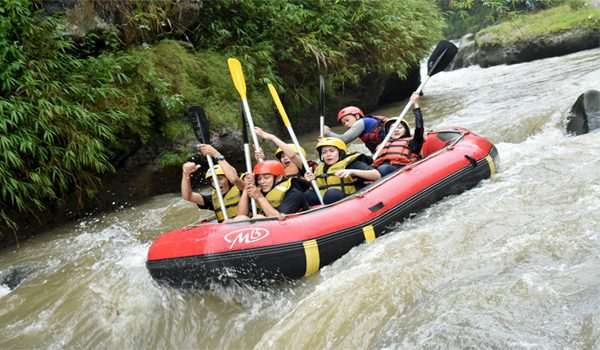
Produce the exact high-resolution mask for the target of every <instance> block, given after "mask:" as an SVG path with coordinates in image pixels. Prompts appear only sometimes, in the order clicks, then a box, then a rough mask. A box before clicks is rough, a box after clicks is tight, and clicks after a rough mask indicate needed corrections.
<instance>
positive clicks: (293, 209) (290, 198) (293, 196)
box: [277, 188, 308, 214]
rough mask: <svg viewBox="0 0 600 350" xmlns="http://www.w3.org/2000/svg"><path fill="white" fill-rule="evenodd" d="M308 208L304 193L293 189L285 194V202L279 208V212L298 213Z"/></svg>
mask: <svg viewBox="0 0 600 350" xmlns="http://www.w3.org/2000/svg"><path fill="white" fill-rule="evenodd" d="M306 208H308V204H307V203H306V199H305V198H304V193H302V192H301V191H299V190H297V189H295V188H291V189H289V190H288V191H287V192H286V193H285V197H283V201H282V202H281V204H280V205H279V208H277V211H279V212H280V213H283V214H291V213H297V212H299V211H301V210H303V209H306Z"/></svg>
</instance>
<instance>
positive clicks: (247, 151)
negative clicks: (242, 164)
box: [240, 104, 256, 216]
mask: <svg viewBox="0 0 600 350" xmlns="http://www.w3.org/2000/svg"><path fill="white" fill-rule="evenodd" d="M240 110H241V112H242V139H243V140H244V159H245V160H246V173H248V174H250V173H251V172H252V160H251V159H250V145H249V144H248V126H247V125H246V119H245V118H244V105H243V104H241V108H240ZM250 205H251V207H252V216H255V215H256V202H255V201H254V198H250Z"/></svg>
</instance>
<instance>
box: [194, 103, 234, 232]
mask: <svg viewBox="0 0 600 350" xmlns="http://www.w3.org/2000/svg"><path fill="white" fill-rule="evenodd" d="M187 112H188V117H189V118H190V122H191V123H192V128H193V129H194V133H195V134H196V139H197V140H198V142H200V143H203V144H207V143H208V142H209V140H210V136H209V134H208V130H209V127H208V119H207V118H206V113H204V109H203V108H202V107H200V106H191V107H189V108H188V110H187ZM206 161H207V162H208V169H209V171H210V175H211V177H212V180H213V186H214V187H215V191H217V197H219V205H220V206H221V212H222V213H223V217H224V218H225V220H227V219H229V218H228V217H227V210H226V209H225V201H223V194H222V193H221V187H219V180H218V178H217V174H216V173H215V169H214V163H213V159H212V157H211V156H209V155H206ZM213 204H214V203H213Z"/></svg>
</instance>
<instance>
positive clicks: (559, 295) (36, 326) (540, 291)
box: [0, 49, 600, 349]
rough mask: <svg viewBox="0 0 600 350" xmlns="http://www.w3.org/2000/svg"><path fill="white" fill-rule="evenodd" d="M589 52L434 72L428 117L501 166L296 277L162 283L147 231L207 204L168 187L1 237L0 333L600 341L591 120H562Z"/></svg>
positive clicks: (587, 344)
mask: <svg viewBox="0 0 600 350" xmlns="http://www.w3.org/2000/svg"><path fill="white" fill-rule="evenodd" d="M599 62H600V49H596V50H589V51H582V52H578V53H575V54H571V55H568V56H562V57H555V58H549V59H545V60H538V61H534V62H529V63H524V64H517V65H511V66H496V67H491V68H487V69H481V68H479V67H476V66H475V67H469V68H464V69H460V70H456V71H452V72H442V73H440V74H438V75H435V76H434V77H433V78H432V79H431V80H430V82H429V84H428V85H427V86H426V87H425V96H424V97H423V98H422V102H421V104H422V107H423V114H424V117H425V123H426V128H427V129H430V128H431V129H439V128H443V127H447V126H462V127H466V128H468V129H471V130H473V131H475V132H476V133H478V134H481V135H484V136H486V137H488V138H489V139H490V140H491V141H492V142H494V143H495V144H496V147H497V148H498V152H499V155H500V162H499V167H498V173H497V174H496V175H495V176H494V177H493V178H492V179H489V180H485V181H483V182H481V183H480V184H479V185H478V186H477V187H475V188H474V189H472V190H469V191H467V192H465V193H463V194H461V195H457V196H452V197H447V198H445V199H443V200H442V201H440V202H438V203H436V204H434V205H433V206H432V207H430V208H428V209H426V210H425V211H423V212H420V213H419V214H418V215H416V216H414V217H412V218H411V219H410V220H407V221H405V222H404V223H401V224H398V225H397V226H396V227H395V229H394V231H393V232H391V233H389V234H387V235H385V236H383V237H381V238H379V239H377V240H376V241H374V242H373V243H370V244H363V245H360V246H358V247H356V248H354V249H353V250H351V251H350V252H349V253H348V254H346V255H344V256H343V257H342V258H341V259H339V260H337V261H336V262H335V263H333V264H332V265H330V266H327V267H325V268H323V269H322V270H321V271H320V272H318V273H317V274H315V275H313V276H311V277H309V278H305V279H303V280H300V281H298V282H296V283H289V284H284V285H281V286H278V287H276V288H272V289H268V290H257V289H252V288H250V287H228V288H216V289H215V290H212V291H194V292H189V291H188V292H181V291H177V290H173V289H170V288H165V287H160V286H158V285H157V284H155V283H154V282H153V280H152V279H151V277H150V275H149V274H148V272H147V270H146V268H145V265H144V264H145V259H146V253H147V250H148V247H149V245H150V243H151V241H152V240H153V239H154V238H155V237H157V235H158V234H160V233H161V232H163V231H166V230H169V229H173V228H176V227H179V226H183V225H187V224H191V223H193V222H195V221H196V220H197V219H198V217H199V215H200V214H199V212H198V210H197V209H196V208H195V207H194V206H193V205H191V204H188V203H186V202H185V201H183V200H181V199H180V198H179V197H178V194H172V195H162V196H157V197H154V198H152V199H150V200H148V201H146V202H144V203H142V204H139V205H136V206H133V207H128V208H121V209H118V210H116V211H115V212H113V213H110V214H104V215H99V216H93V217H89V218H86V219H84V220H81V221H79V222H76V223H72V224H68V225H65V226H62V227H60V228H57V229H54V230H52V231H50V232H46V233H45V234H43V235H39V236H37V237H35V238H33V239H30V240H28V241H26V242H23V243H22V244H21V247H20V248H19V249H12V250H5V251H2V252H0V276H2V274H5V275H6V274H8V273H10V272H11V271H13V272H14V271H17V272H19V273H20V274H22V275H23V276H26V277H25V279H24V280H23V281H22V282H21V283H20V284H19V285H18V286H16V288H14V289H12V290H11V289H9V288H8V287H7V286H2V285H0V349H108V348H111V349H252V348H254V349H367V348H369V349H374V348H384V349H466V348H470V349H600V228H599V225H600V133H591V134H587V135H582V136H578V137H569V136H567V135H566V134H565V133H564V131H563V130H564V118H565V115H566V113H567V111H568V109H569V108H570V106H571V105H572V104H573V103H574V102H575V100H576V98H577V97H578V96H579V94H581V93H583V92H584V91H586V90H588V89H597V90H600V63H599ZM403 107H404V104H403V103H399V104H395V105H390V106H387V107H386V108H384V109H383V110H380V111H377V112H378V113H382V114H385V115H388V116H393V115H395V114H397V113H399V112H400V111H401V109H402V108H403ZM411 119H412V117H409V118H408V120H409V121H411V122H412V120H411ZM307 142H308V139H307Z"/></svg>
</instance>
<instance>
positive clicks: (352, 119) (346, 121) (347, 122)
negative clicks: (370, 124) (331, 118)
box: [340, 114, 358, 128]
mask: <svg viewBox="0 0 600 350" xmlns="http://www.w3.org/2000/svg"><path fill="white" fill-rule="evenodd" d="M357 120H358V116H356V115H354V114H346V115H345V116H344V117H342V120H340V122H341V123H342V125H343V126H345V127H346V128H350V127H351V126H352V125H354V123H356V121H357Z"/></svg>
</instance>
